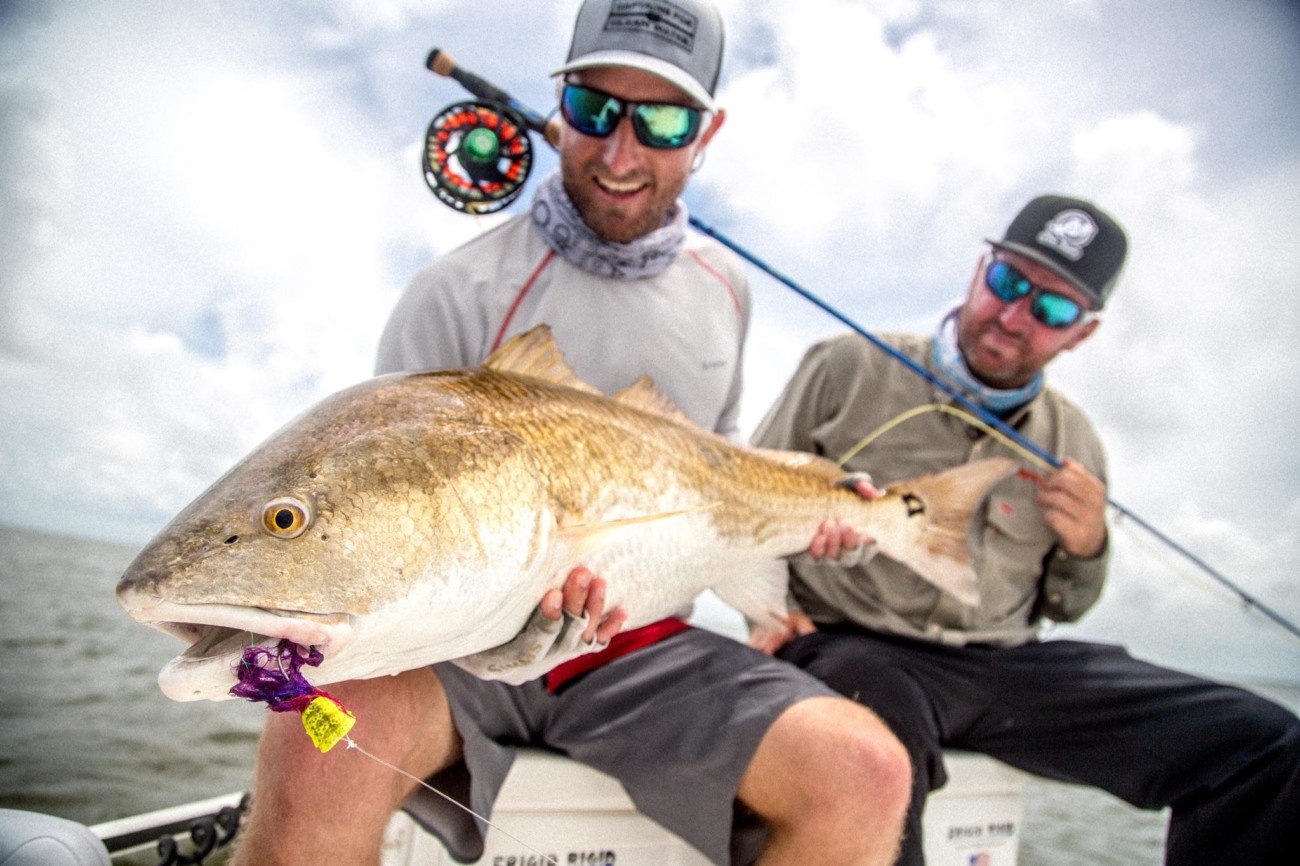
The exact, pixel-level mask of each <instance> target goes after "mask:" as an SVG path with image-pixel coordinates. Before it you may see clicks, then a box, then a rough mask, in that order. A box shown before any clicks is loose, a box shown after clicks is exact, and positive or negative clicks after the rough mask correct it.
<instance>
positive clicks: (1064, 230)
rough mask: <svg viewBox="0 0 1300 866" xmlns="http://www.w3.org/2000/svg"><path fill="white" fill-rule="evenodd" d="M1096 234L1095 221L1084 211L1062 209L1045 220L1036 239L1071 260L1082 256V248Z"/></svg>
mask: <svg viewBox="0 0 1300 866" xmlns="http://www.w3.org/2000/svg"><path fill="white" fill-rule="evenodd" d="M1096 236H1097V223H1095V222H1093V219H1092V217H1091V216H1090V215H1089V214H1088V213H1086V212H1085V211H1081V210H1079V209H1077V208H1070V209H1069V210H1063V211H1061V212H1060V213H1058V214H1057V215H1056V216H1054V217H1052V218H1051V219H1050V220H1048V221H1047V223H1046V225H1044V226H1043V230H1042V231H1041V232H1039V233H1038V237H1037V241H1038V242H1039V243H1040V244H1042V245H1043V246H1045V247H1051V248H1052V249H1054V250H1056V251H1057V252H1058V253H1060V254H1061V255H1063V256H1065V257H1066V258H1067V259H1069V260H1070V261H1072V262H1077V261H1078V260H1079V259H1081V258H1083V251H1084V248H1085V247H1087V246H1088V244H1090V243H1092V239H1093V238H1095V237H1096Z"/></svg>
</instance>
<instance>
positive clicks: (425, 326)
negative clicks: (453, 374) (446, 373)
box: [376, 213, 749, 439]
mask: <svg viewBox="0 0 1300 866" xmlns="http://www.w3.org/2000/svg"><path fill="white" fill-rule="evenodd" d="M543 323H545V324H547V325H550V327H551V331H552V333H553V334H554V335H555V340H556V343H557V345H558V346H559V347H560V350H561V351H562V352H563V353H564V356H565V359H566V360H567V361H568V362H569V365H570V366H572V367H573V369H574V371H575V372H576V373H577V374H578V377H579V378H581V379H582V380H583V381H585V382H586V383H587V384H589V385H591V386H593V387H595V388H597V389H599V390H600V391H602V392H603V393H606V394H613V393H615V392H616V391H618V390H620V389H622V388H625V387H626V386H628V385H630V384H632V382H634V381H635V380H636V379H637V378H639V377H640V376H643V375H648V376H650V377H651V378H653V379H654V381H655V384H656V385H657V386H658V387H659V390H660V391H661V392H662V393H663V394H665V395H666V396H667V397H668V398H669V399H670V400H672V401H673V403H674V404H675V405H676V406H677V407H678V408H679V409H681V410H682V411H683V412H684V413H686V415H687V416H688V417H689V418H691V420H693V421H695V423H697V424H699V425H700V426H701V427H703V428H705V429H706V430H714V431H716V432H718V433H721V434H723V435H724V436H729V437H731V438H733V439H734V438H736V437H737V436H738V430H739V421H738V417H739V412H740V390H741V372H742V367H741V354H742V350H743V348H744V341H745V332H746V329H747V328H748V325H749V286H748V283H747V282H746V279H745V272H744V268H743V266H742V265H741V263H740V261H739V259H737V258H736V256H735V255H733V254H732V253H730V252H728V251H727V250H726V249H725V248H723V247H722V246H721V245H720V244H718V243H717V242H716V241H713V240H711V239H709V238H707V237H704V236H703V235H701V234H699V233H698V232H694V231H688V232H687V238H686V243H685V245H684V246H683V248H682V250H681V252H680V253H679V254H678V256H677V257H676V259H675V260H674V261H673V263H672V264H671V265H669V266H668V268H667V269H666V270H665V271H663V273H661V274H658V275H656V276H652V277H644V278H637V279H628V278H617V277H607V276H598V275H595V274H592V273H590V272H588V271H584V270H582V269H581V268H578V267H575V266H574V265H572V264H570V263H569V262H567V261H565V260H564V259H563V258H562V257H561V256H558V255H554V254H553V253H552V251H551V249H550V247H549V246H547V244H546V241H545V240H544V239H543V238H542V236H541V233H540V232H539V231H538V230H537V228H536V226H535V225H534V224H533V221H532V217H531V215H530V214H528V213H524V214H520V215H519V216H516V217H513V218H512V219H510V220H508V221H506V222H505V223H503V224H501V225H499V226H497V227H496V228H494V229H492V230H491V231H488V232H485V233H484V234H482V235H480V236H478V237H477V238H475V239H474V240H472V241H470V242H469V243H467V244H464V245H463V246H461V247H458V248H457V249H455V250H452V251H451V252H450V253H448V254H446V255H444V256H442V257H441V258H439V259H438V260H437V261H435V262H433V263H432V264H430V265H428V266H426V267H425V268H423V269H422V270H420V271H419V272H418V273H417V274H416V275H415V277H414V278H413V279H412V280H411V283H410V285H409V286H408V287H407V289H406V291H405V293H404V294H403V295H402V298H401V300H400V301H398V304H397V306H396V308H394V310H393V313H392V315H391V316H390V318H389V320H388V324H387V326H386V328H385V329H384V333H383V336H382V337H381V339H380V342H379V353H378V361H377V363H376V372H377V373H391V372H397V371H415V370H434V369H443V368H448V367H476V366H478V365H479V364H481V363H483V361H484V360H485V359H486V358H487V356H488V355H489V354H491V352H492V350H493V349H494V348H495V347H496V346H497V345H499V344H500V342H502V341H503V340H505V339H506V338H508V337H510V336H511V335H513V334H518V333H521V332H523V331H526V330H528V329H529V328H531V327H533V326H534V325H538V324H543Z"/></svg>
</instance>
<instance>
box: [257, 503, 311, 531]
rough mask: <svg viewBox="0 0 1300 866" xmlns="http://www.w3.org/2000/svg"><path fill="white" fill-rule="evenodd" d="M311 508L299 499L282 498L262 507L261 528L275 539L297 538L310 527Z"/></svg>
mask: <svg viewBox="0 0 1300 866" xmlns="http://www.w3.org/2000/svg"><path fill="white" fill-rule="evenodd" d="M312 519H313V514H312V511H311V508H310V507H308V505H307V504H306V503H305V502H303V501H302V500H300V499H295V498H293V497H292V496H282V497H280V498H279V499H272V500H271V501H270V502H268V503H266V505H265V506H263V507H262V528H263V529H264V530H266V531H267V533H268V534H270V535H274V536H275V537H276V538H286V539H287V538H297V537H298V536H299V535H302V534H303V533H304V532H306V531H307V527H309V526H311V523H312Z"/></svg>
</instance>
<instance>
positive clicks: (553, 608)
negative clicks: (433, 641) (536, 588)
mask: <svg viewBox="0 0 1300 866" xmlns="http://www.w3.org/2000/svg"><path fill="white" fill-rule="evenodd" d="M626 622H627V611H625V610H623V609H622V608H617V609H615V610H613V611H611V612H609V613H605V581H604V579H602V578H599V577H596V576H595V575H593V574H592V573H591V571H590V570H588V569H586V568H583V567H581V566H579V567H578V568H575V569H573V571H570V572H569V576H568V577H566V578H565V579H564V586H563V588H562V589H552V590H547V592H546V593H545V594H543V595H542V600H541V603H540V604H538V605H537V607H536V608H534V609H533V614H532V616H531V617H529V619H528V622H527V623H525V624H524V627H523V629H522V630H521V631H520V632H519V634H517V635H515V637H514V638H512V639H511V640H508V641H506V642H505V643H503V644H501V645H500V646H498V647H493V648H492V649H489V650H484V651H482V652H478V653H475V654H474V655H471V656H465V657H464V658H459V659H452V662H453V663H454V664H456V665H457V666H459V667H461V668H463V669H464V670H467V671H469V672H470V673H472V674H474V675H475V676H476V677H480V678H482V679H485V680H500V681H501V682H505V683H510V684H511V685H519V684H520V683H526V682H528V681H529V680H532V679H536V678H537V677H540V676H541V675H542V674H544V673H546V672H547V671H549V670H551V669H552V668H553V667H555V666H556V665H558V664H560V663H561V662H566V661H568V660H569V659H573V658H577V657H578V656H581V655H586V654H587V653H590V652H595V651H597V650H601V649H604V648H605V646H606V645H607V644H608V643H609V639H610V638H612V637H613V636H614V635H616V634H618V633H619V631H621V630H622V628H623V625H624V623H626Z"/></svg>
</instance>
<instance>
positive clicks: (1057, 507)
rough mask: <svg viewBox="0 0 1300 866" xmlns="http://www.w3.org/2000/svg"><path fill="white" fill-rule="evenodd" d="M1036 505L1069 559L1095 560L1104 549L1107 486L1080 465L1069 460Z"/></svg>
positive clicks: (1046, 483)
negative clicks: (1071, 557) (1070, 557)
mask: <svg viewBox="0 0 1300 866" xmlns="http://www.w3.org/2000/svg"><path fill="white" fill-rule="evenodd" d="M1034 501H1035V502H1036V503H1037V504H1038V507H1039V508H1041V509H1042V510H1043V522H1044V523H1046V524H1047V525H1048V526H1049V527H1051V529H1052V531H1053V532H1055V533H1056V535H1057V537H1059V538H1060V539H1061V547H1062V548H1063V549H1064V550H1065V552H1066V553H1068V554H1069V555H1070V556H1073V557H1075V558H1077V559H1092V558H1093V557H1095V556H1098V555H1100V554H1101V552H1102V550H1103V549H1105V547H1106V485H1105V484H1103V483H1102V482H1101V479H1099V478H1097V477H1096V476H1095V475H1093V474H1092V473H1090V472H1088V470H1087V469H1084V468H1083V466H1082V465H1081V464H1079V463H1078V462H1077V461H1075V460H1071V459H1069V458H1066V460H1065V461H1063V463H1062V465H1061V468H1060V469H1058V470H1057V471H1056V472H1054V473H1052V475H1051V476H1049V477H1048V478H1047V479H1046V480H1044V481H1043V483H1042V484H1041V485H1039V488H1038V496H1037V497H1036V498H1035V500H1034Z"/></svg>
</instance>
